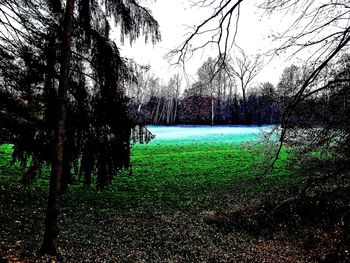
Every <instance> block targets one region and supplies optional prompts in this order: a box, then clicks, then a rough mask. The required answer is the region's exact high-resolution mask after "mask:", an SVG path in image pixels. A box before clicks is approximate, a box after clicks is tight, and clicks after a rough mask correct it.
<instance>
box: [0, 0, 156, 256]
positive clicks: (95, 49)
mask: <svg viewBox="0 0 350 263" xmlns="http://www.w3.org/2000/svg"><path fill="white" fill-rule="evenodd" d="M0 8H1V11H2V13H3V14H4V15H3V16H2V17H1V26H2V27H3V29H2V32H5V33H4V34H2V36H1V38H0V56H1V69H0V70H1V71H0V74H1V75H0V88H1V91H0V94H1V95H0V96H1V104H0V109H1V115H0V116H1V117H0V118H1V129H2V131H3V132H2V134H1V137H2V138H1V142H7V143H12V144H14V157H15V158H17V159H19V160H21V161H22V163H23V164H26V162H27V160H28V159H29V158H28V157H32V158H31V160H32V163H31V166H30V168H29V169H28V171H27V172H26V174H25V176H24V178H23V179H24V180H23V181H24V182H29V181H30V180H31V179H32V178H33V176H34V175H35V173H36V172H37V171H38V169H40V167H41V166H42V165H43V164H44V163H51V167H52V169H51V179H50V193H49V203H48V210H47V215H46V220H45V226H46V227H45V234H44V242H43V246H42V249H41V251H42V252H43V253H49V254H55V253H56V243H57V235H58V227H57V216H58V199H59V194H60V193H61V191H62V190H63V189H64V188H66V187H67V184H68V183H69V182H70V180H72V178H71V170H72V169H71V168H72V167H75V174H76V175H82V176H84V178H85V182H86V183H91V181H92V179H91V176H92V175H93V174H96V176H97V180H96V181H97V186H98V187H105V186H106V185H108V184H109V183H110V182H111V180H112V177H113V175H115V174H116V173H117V172H118V171H119V170H120V169H122V168H125V167H128V166H129V156H130V144H129V142H130V130H131V127H132V125H133V123H132V118H131V116H130V115H129V113H128V108H127V102H128V99H127V98H126V96H125V95H124V86H125V85H127V82H128V81H133V80H134V77H133V72H132V69H131V67H129V66H128V61H127V60H126V59H124V58H122V57H121V55H120V53H119V49H118V47H117V45H116V44H115V43H114V42H113V41H111V40H110V22H111V19H113V20H114V22H115V23H116V24H117V25H118V26H119V28H120V30H121V37H122V41H124V37H128V38H129V40H130V41H131V42H132V41H134V40H135V39H136V38H138V37H140V36H141V35H144V36H145V40H148V39H149V38H151V41H152V42H155V41H157V40H159V31H158V24H157V22H156V21H155V20H154V19H153V17H152V16H151V15H150V14H149V12H148V10H147V9H145V8H143V7H141V6H140V5H139V4H138V2H136V1H122V0H119V1H112V0H105V1H102V2H101V1H84V0H67V1H66V2H65V3H62V2H61V1H58V0H55V1H54V0H51V1H50V0H47V1H40V0H31V1H24V0H23V1H5V0H3V1H0ZM53 149H54V150H53ZM78 163H80V165H79V166H78Z"/></svg>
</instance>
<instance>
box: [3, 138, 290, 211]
mask: <svg viewBox="0 0 350 263" xmlns="http://www.w3.org/2000/svg"><path fill="white" fill-rule="evenodd" d="M11 151H12V147H11V146H10V145H3V146H1V147H0V152H1V153H2V155H1V159H0V163H1V165H0V178H1V179H2V180H6V181H12V182H16V181H18V180H19V179H20V176H21V174H22V173H23V169H22V168H20V167H19V166H18V164H15V165H13V164H12V160H11ZM258 158H259V156H256V155H254V154H253V153H250V152H248V151H246V150H245V148H244V147H241V146H240V145H239V144H237V143H234V142H227V141H224V142H216V143H213V142H209V143H203V142H183V141H182V142H180V143H178V144H175V143H174V142H173V141H171V142H168V141H161V142H154V143H151V144H147V145H135V146H134V147H133V149H132V173H130V172H129V171H125V172H123V173H121V174H120V175H119V176H117V177H115V179H114V181H113V184H112V185H111V186H110V187H108V189H106V190H104V191H102V192H99V191H96V190H95V188H94V187H91V188H86V187H84V186H82V185H81V184H80V183H79V184H76V185H72V186H71V187H70V191H69V192H68V193H67V194H65V196H64V200H67V202H69V200H71V199H77V198H78V199H79V200H77V201H79V202H80V203H82V204H85V205H87V206H91V205H95V206H96V207H101V208H103V209H108V208H113V209H115V210H119V211H144V212H167V211H169V212H173V211H174V210H179V211H188V212H191V211H192V212H198V211H201V210H203V209H215V208H220V209H227V208H228V207H229V206H231V205H232V203H231V202H230V201H231V200H230V199H232V198H246V197H247V196H248V197H249V196H250V197H253V196H256V194H257V193H259V192H261V191H262V190H264V189H267V188H268V187H274V186H279V185H280V184H284V183H286V181H288V178H289V172H288V171H287V169H286V168H285V166H286V158H287V153H286V152H284V153H283V154H282V156H281V160H280V161H279V163H278V164H277V166H276V169H275V170H274V172H273V173H272V174H271V175H270V176H269V177H268V178H266V179H265V180H264V181H263V182H261V183H259V184H258V185H255V184H252V183H251V180H252V179H253V178H254V175H256V174H258V173H259V172H261V171H259V170H258V169H257V168H252V164H254V163H255V162H257V161H259V160H258ZM45 170H46V171H44V173H43V174H42V175H41V176H40V177H39V178H38V179H37V181H36V182H35V183H34V184H33V185H32V186H30V188H33V189H36V188H41V189H42V191H44V192H45V191H46V188H47V187H46V186H47V184H48V169H45ZM78 181H79V179H77V183H78Z"/></svg>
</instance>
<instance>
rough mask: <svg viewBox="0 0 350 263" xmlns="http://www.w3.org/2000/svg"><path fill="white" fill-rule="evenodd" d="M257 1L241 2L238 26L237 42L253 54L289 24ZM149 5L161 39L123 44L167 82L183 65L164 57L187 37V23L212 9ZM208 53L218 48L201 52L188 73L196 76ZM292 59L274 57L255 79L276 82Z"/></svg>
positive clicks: (167, 0) (174, 1) (162, 2)
mask: <svg viewBox="0 0 350 263" xmlns="http://www.w3.org/2000/svg"><path fill="white" fill-rule="evenodd" d="M253 2H256V1H252V0H250V1H249V0H246V1H243V2H242V4H241V9H240V11H241V15H240V21H239V27H238V35H237V39H236V40H237V41H236V43H237V44H238V45H239V46H240V47H241V48H243V49H244V51H245V52H246V53H248V54H250V55H256V54H258V53H261V52H266V51H268V50H269V49H271V48H272V45H273V43H271V40H270V38H269V35H271V33H273V32H274V33H276V32H279V31H281V30H283V29H282V26H283V25H284V27H286V26H287V25H288V24H289V23H288V22H290V20H287V18H286V17H285V16H284V17H282V16H280V17H276V16H274V17H272V18H269V17H267V16H266V15H264V14H263V13H262V10H259V9H258V8H257V7H255V6H254V5H253V4H252V3H253ZM146 5H147V7H148V8H149V9H150V10H151V12H152V15H153V16H154V18H155V19H156V20H157V21H158V23H159V25H160V31H161V35H162V41H161V42H160V43H158V44H156V45H152V44H151V43H148V44H145V42H144V39H142V38H140V39H139V40H138V41H137V42H136V43H134V44H133V46H132V47H130V45H129V44H128V42H127V41H126V42H125V44H124V46H122V47H121V53H122V55H123V56H126V57H128V58H133V59H134V60H135V61H136V62H137V63H139V64H144V65H146V64H150V65H151V70H152V72H154V73H155V75H156V76H158V77H160V79H163V80H164V82H167V81H168V79H169V78H170V77H171V76H172V75H174V74H175V73H177V72H180V73H182V69H181V68H174V67H169V64H168V62H167V61H166V60H165V58H164V56H165V55H166V54H167V53H168V52H169V51H170V50H171V49H173V48H176V47H178V46H179V45H180V44H181V43H182V42H183V41H184V39H185V34H186V32H188V29H187V25H190V26H194V25H198V24H199V23H200V22H201V21H202V20H204V19H205V18H207V16H208V14H210V12H212V9H210V8H209V9H208V8H206V9H204V8H202V9H200V8H198V7H191V1H190V0H157V1H154V0H148V1H146ZM208 56H212V57H216V56H217V50H216V49H213V50H211V51H209V52H206V53H204V54H203V52H198V53H197V55H196V56H195V57H193V58H192V59H191V61H189V62H188V63H187V65H186V71H187V73H188V74H190V75H191V76H193V77H194V78H196V71H197V69H198V68H199V67H200V66H201V64H202V63H203V62H204V61H205V60H206V59H207V57H208ZM290 64H291V61H287V62H286V61H285V60H284V59H283V58H274V60H272V61H271V62H270V63H269V64H268V65H267V66H266V67H265V68H264V69H263V70H262V71H261V73H260V74H259V75H258V76H257V77H256V79H255V82H265V81H270V82H272V83H273V84H277V82H278V80H279V77H280V75H281V73H282V71H283V69H284V68H285V67H286V66H289V65H290Z"/></svg>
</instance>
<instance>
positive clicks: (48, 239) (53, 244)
mask: <svg viewBox="0 0 350 263" xmlns="http://www.w3.org/2000/svg"><path fill="white" fill-rule="evenodd" d="M74 4H75V0H67V1H66V9H65V17H64V25H63V26H64V32H63V34H62V53H61V54H62V57H61V69H60V80H59V86H58V98H57V104H58V105H57V106H58V107H57V109H58V112H57V126H56V128H55V129H56V130H55V144H54V151H53V152H54V153H53V158H52V163H51V175H50V188H49V196H48V204H47V211H46V217H45V232H44V238H43V243H42V246H41V249H40V252H41V253H42V254H50V255H55V254H57V237H58V224H57V221H58V214H59V206H58V203H59V193H60V186H61V178H62V170H63V168H62V164H63V152H64V141H65V120H66V103H67V91H68V85H69V72H70V60H71V41H72V34H73V15H74Z"/></svg>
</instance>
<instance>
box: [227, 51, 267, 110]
mask: <svg viewBox="0 0 350 263" xmlns="http://www.w3.org/2000/svg"><path fill="white" fill-rule="evenodd" d="M262 66H263V61H262V59H261V57H260V56H255V57H254V58H250V57H249V56H248V55H247V54H246V53H245V52H244V51H243V50H242V49H240V48H239V55H238V56H236V57H234V58H233V59H232V62H231V63H230V64H229V69H230V73H231V74H232V75H233V76H234V77H236V78H238V80H239V83H240V86H241V90H242V96H243V109H245V108H246V103H247V99H246V93H247V88H248V85H249V84H250V83H251V82H252V80H253V79H254V78H255V77H256V76H257V75H258V74H259V72H260V71H261V69H262Z"/></svg>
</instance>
